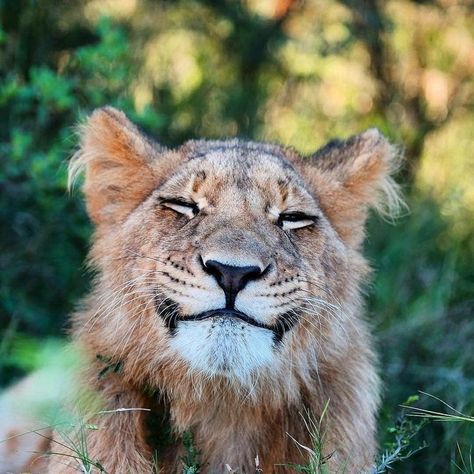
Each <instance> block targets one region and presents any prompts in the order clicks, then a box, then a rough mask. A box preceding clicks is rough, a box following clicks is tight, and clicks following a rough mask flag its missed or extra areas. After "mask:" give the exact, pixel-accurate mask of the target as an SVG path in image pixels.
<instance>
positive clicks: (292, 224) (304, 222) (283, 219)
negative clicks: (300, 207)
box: [277, 212, 318, 230]
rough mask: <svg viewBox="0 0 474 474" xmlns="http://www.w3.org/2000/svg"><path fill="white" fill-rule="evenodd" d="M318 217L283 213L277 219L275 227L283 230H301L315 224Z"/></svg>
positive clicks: (300, 213)
mask: <svg viewBox="0 0 474 474" xmlns="http://www.w3.org/2000/svg"><path fill="white" fill-rule="evenodd" d="M317 219H318V216H312V215H309V214H305V213H303V212H284V213H281V214H280V215H279V217H278V221H277V225H278V226H279V227H281V228H282V229H283V230H292V229H302V228H303V227H309V226H311V225H313V224H315V223H316V221H317Z"/></svg>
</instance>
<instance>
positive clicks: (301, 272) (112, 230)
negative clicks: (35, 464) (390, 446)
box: [49, 108, 397, 474]
mask: <svg viewBox="0 0 474 474" xmlns="http://www.w3.org/2000/svg"><path fill="white" fill-rule="evenodd" d="M394 158H395V153H394V149H393V148H392V147H391V146H390V145H389V144H388V142H387V141H386V140H385V139H384V138H383V137H382V136H381V135H380V134H379V132H378V131H376V130H369V131H367V132H365V133H363V134H361V135H358V136H355V137H352V138H350V139H348V140H346V141H343V142H333V143H331V144H329V145H327V146H326V147H325V148H323V149H322V150H320V151H318V152H317V153H315V154H314V156H312V157H301V156H300V155H298V154H297V153H296V152H295V151H293V150H291V149H287V148H284V147H280V146H276V145H268V144H261V143H249V142H243V141H238V140H227V141H191V142H188V143H185V144H184V145H183V146H181V147H179V148H177V149H174V150H168V149H165V148H163V147H161V146H159V145H157V144H156V143H154V142H152V141H150V140H148V139H147V138H145V137H144V136H143V135H142V134H141V133H140V132H139V131H138V129H137V128H136V127H135V126H134V125H132V124H131V123H130V122H129V121H128V120H127V119H126V117H125V116H124V115H123V114H122V113H121V112H119V111H117V110H115V109H112V108H103V109H100V110H97V111H95V112H94V113H93V114H92V116H91V117H90V118H89V120H88V122H87V123H86V124H85V125H84V127H83V129H82V141H81V148H80V150H79V152H78V153H77V155H76V157H75V158H74V160H73V161H72V164H71V175H72V176H71V177H72V178H74V176H75V175H76V174H77V173H79V172H81V171H83V170H84V171H85V183H84V187H83V189H84V193H85V197H86V203H87V209H88V212H89V215H90V217H91V219H92V221H93V222H94V224H95V226H96V231H95V236H94V239H93V245H92V249H91V252H90V262H91V264H92V266H93V267H94V268H95V269H96V270H97V276H96V279H95V282H94V287H93V290H92V292H91V294H90V295H89V296H88V297H87V299H86V300H85V302H84V304H83V309H82V310H81V311H79V312H78V313H77V314H76V315H75V317H74V323H73V339H74V344H75V345H77V346H78V347H80V348H81V350H82V351H83V352H84V354H85V356H86V358H87V360H88V363H87V364H86V369H85V373H84V374H83V375H82V380H83V384H84V385H85V386H86V387H88V388H89V389H92V390H93V391H95V392H97V393H99V394H100V397H101V400H102V401H103V403H104V405H105V408H106V409H107V410H115V409H120V408H142V409H143V408H145V409H149V410H151V411H142V410H140V411H138V410H130V411H123V412H118V413H113V414H108V415H98V416H97V417H95V419H94V420H93V421H94V423H95V424H96V425H97V426H98V428H99V429H97V430H90V431H88V438H87V444H88V454H89V457H90V458H91V459H93V460H98V461H100V463H101V464H102V465H103V466H104V468H105V469H106V470H107V472H109V473H128V472H130V473H148V472H152V463H153V462H152V458H153V453H154V449H155V448H156V446H154V445H153V441H151V440H150V435H151V433H152V432H155V433H156V431H157V430H158V431H159V430H160V429H161V427H160V426H161V421H162V414H163V413H167V414H168V415H169V421H170V424H171V428H172V430H173V433H174V434H175V435H176V436H175V441H174V442H172V443H171V444H169V445H168V446H167V447H166V448H165V449H163V450H162V451H161V452H160V455H159V466H160V468H161V472H163V473H173V472H181V469H182V463H181V457H182V455H183V448H182V445H181V442H180V441H179V435H180V434H181V433H183V432H185V431H190V432H192V434H193V437H194V442H195V445H196V448H197V449H198V450H199V451H200V460H201V472H203V473H221V472H224V470H225V465H226V464H228V465H229V466H231V467H232V468H233V469H235V470H237V471H238V472H241V473H250V472H254V470H255V457H256V456H257V455H258V457H259V459H260V465H261V467H262V468H263V472H264V473H266V474H269V473H272V472H288V470H287V469H286V468H285V467H281V466H280V467H277V464H283V463H294V462H304V461H305V458H306V456H307V452H306V451H305V450H302V449H300V448H299V446H298V444H297V443H296V442H295V441H294V440H296V441H297V442H298V443H301V444H302V445H305V446H310V445H311V440H310V436H309V433H308V431H307V428H306V427H305V423H304V421H303V415H304V414H305V413H311V416H313V417H314V418H315V419H316V420H318V419H319V418H320V417H321V415H322V412H323V409H324V407H325V406H326V405H327V406H328V409H327V413H326V415H325V416H324V419H323V420H322V434H323V437H324V453H323V454H324V456H326V457H327V459H328V460H327V463H328V466H329V467H330V470H331V472H337V470H338V469H342V468H344V467H345V468H346V471H345V472H347V473H356V472H360V471H362V470H367V469H369V468H370V466H371V464H372V460H373V456H374V453H375V448H376V442H375V416H376V410H377V406H378V400H379V380H378V376H377V373H376V369H375V356H374V354H373V352H372V348H371V346H372V343H371V337H370V334H369V331H368V328H367V324H366V323H365V321H364V318H363V316H362V300H361V295H360V285H361V283H362V282H363V281H364V280H365V279H366V278H367V276H368V266H367V264H366V262H365V260H364V258H363V257H362V255H361V252H360V247H361V243H362V239H363V233H364V223H365V219H366V216H367V212H368V209H369V208H370V207H380V206H381V205H382V203H383V202H387V201H388V203H389V205H392V206H393V205H396V203H397V197H396V196H397V194H396V186H395V185H394V183H393V181H392V180H391V178H390V177H389V175H390V172H391V171H392V170H393V167H394ZM166 199H184V200H185V201H186V203H189V202H191V203H196V206H198V207H199V209H197V208H195V209H194V210H193V212H195V211H197V215H196V216H195V217H192V218H189V217H186V215H183V214H182V211H183V209H182V208H181V207H180V206H181V204H179V202H178V204H177V205H176V204H173V203H172V205H174V206H175V207H176V206H178V211H179V212H176V209H173V208H172V207H171V208H170V207H169V206H168V205H167V204H166V202H165V201H164V200H166ZM186 205H187V204H186ZM290 211H291V212H305V214H306V215H311V216H316V217H315V222H314V224H312V225H309V226H307V227H303V228H298V229H295V230H284V228H282V227H281V226H279V225H277V224H278V223H279V222H280V220H281V219H282V218H281V213H283V214H284V213H288V212H290ZM184 212H188V208H187V207H186V206H185V207H184ZM189 212H191V211H189ZM279 213H280V214H279ZM279 215H280V217H279ZM280 218H281V219H280ZM298 218H299V217H298ZM298 222H299V221H298ZM282 225H283V224H282ZM288 225H292V222H290V223H289V224H288ZM298 225H299V223H298ZM218 259H220V261H222V262H224V263H225V264H226V265H231V266H238V267H240V266H249V265H253V266H257V267H259V268H260V269H261V270H262V271H263V269H265V271H264V272H263V273H262V274H261V275H260V276H259V277H258V279H256V280H255V281H252V282H250V283H248V284H247V286H245V287H244V288H243V289H241V291H240V292H239V293H238V296H237V299H236V300H235V301H236V302H235V308H236V309H237V310H239V311H242V312H243V313H246V314H248V315H250V316H251V317H252V318H253V320H255V321H257V322H258V323H259V324H262V325H265V327H263V328H262V327H257V326H253V325H252V324H247V323H246V322H245V321H240V320H239V322H238V323H236V321H237V320H236V319H235V318H233V316H232V315H230V316H228V317H227V316H225V315H224V316H223V317H221V316H219V317H215V318H210V319H209V320H208V319H206V320H202V321H192V317H193V315H196V314H198V313H202V312H205V311H209V310H215V309H217V308H220V307H223V306H225V304H227V303H226V302H227V300H226V301H224V296H223V292H222V290H221V288H220V287H219V285H218V284H216V279H215V278H214V277H213V276H212V275H210V274H208V267H207V266H206V265H207V263H206V262H209V261H211V260H218ZM252 268H253V267H252ZM173 318H178V319H173ZM179 318H181V319H179ZM173 321H174V322H176V321H178V322H177V323H176V324H177V326H176V327H174V326H173V324H172V322H173ZM285 321H286V322H288V321H290V323H292V324H293V325H292V326H291V324H290V326H291V327H290V328H287V330H286V331H285V332H283V334H280V336H281V337H280V338H278V337H277V336H276V334H277V332H276V329H275V331H274V330H273V329H272V328H277V327H280V328H281V327H284V325H285ZM206 344H209V345H210V346H211V349H209V347H208V346H207V345H206ZM208 350H209V351H210V352H207V351H208ZM104 361H105V362H104ZM104 365H106V366H107V367H105V372H104ZM110 368H112V370H110ZM99 374H100V377H99V376H98V375H99ZM156 414H158V416H155V417H153V416H154V415H156ZM157 420H158V421H157ZM57 440H58V441H59V440H60V437H59V436H58V438H57ZM55 451H59V452H62V453H63V454H70V453H68V451H67V448H64V447H61V446H56V447H55ZM78 466H79V464H78V462H77V461H76V460H74V459H71V458H67V457H62V456H59V455H58V456H52V457H51V461H50V468H49V472H51V473H66V472H67V473H69V472H76V471H77V469H78Z"/></svg>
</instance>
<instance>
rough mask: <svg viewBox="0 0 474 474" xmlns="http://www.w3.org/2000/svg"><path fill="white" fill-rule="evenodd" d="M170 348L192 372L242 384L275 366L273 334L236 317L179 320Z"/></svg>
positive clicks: (248, 382) (249, 381) (246, 383)
mask: <svg viewBox="0 0 474 474" xmlns="http://www.w3.org/2000/svg"><path fill="white" fill-rule="evenodd" d="M170 345H171V348H172V349H174V350H175V351H176V352H177V353H178V355H179V356H180V357H182V358H183V359H184V360H186V361H187V363H188V364H189V365H190V368H191V369H192V370H196V371H198V372H201V373H203V374H204V375H206V376H208V377H216V376H224V377H226V378H228V379H230V380H232V381H235V382H236V383H240V384H243V385H249V384H252V381H253V379H254V378H255V376H256V375H257V374H258V371H259V369H262V368H264V367H271V366H272V365H275V363H276V354H275V350H274V335H273V333H272V331H270V330H268V329H264V328H259V327H255V326H252V325H250V324H247V323H245V322H243V321H240V320H237V319H235V318H229V317H215V318H210V319H206V320H203V321H180V323H179V325H178V327H177V329H176V332H175V334H174V335H173V337H172V339H171V342H170Z"/></svg>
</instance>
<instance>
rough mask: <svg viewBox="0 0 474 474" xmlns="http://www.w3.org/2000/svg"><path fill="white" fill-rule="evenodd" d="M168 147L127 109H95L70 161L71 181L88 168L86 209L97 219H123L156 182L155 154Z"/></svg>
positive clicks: (86, 175)
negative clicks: (147, 132) (152, 136)
mask: <svg viewBox="0 0 474 474" xmlns="http://www.w3.org/2000/svg"><path fill="white" fill-rule="evenodd" d="M163 151H164V150H163V149H161V148H160V147H159V145H157V144H155V143H153V142H152V141H151V140H149V139H148V138H147V137H145V136H144V135H143V134H142V133H141V132H140V131H139V130H138V128H137V127H136V126H135V125H134V124H133V123H131V122H130V121H129V120H128V119H127V117H126V116H125V114H124V113H123V112H120V111H119V110H116V109H114V108H113V107H103V108H100V109H96V110H95V111H94V112H93V113H92V115H91V116H90V117H89V118H88V120H87V122H86V123H85V124H84V125H82V126H81V127H80V148H79V150H78V152H77V153H76V154H75V155H74V157H73V158H72V160H71V162H70V165H69V183H70V186H72V183H73V182H74V179H75V177H76V176H77V175H78V174H79V173H80V172H81V171H82V170H84V171H85V181H84V187H83V189H84V193H85V197H86V204H87V211H88V213H89V216H90V217H91V219H92V221H93V222H94V223H95V224H102V223H108V224H113V223H115V222H120V221H121V220H123V219H124V218H125V217H126V216H127V214H128V213H129V212H130V211H131V210H133V209H134V207H135V206H137V205H138V204H139V203H140V202H141V201H142V200H143V199H145V197H146V196H147V195H148V194H149V193H150V192H151V191H152V190H153V188H154V187H155V186H156V181H157V177H156V175H155V170H154V168H153V162H154V161H155V158H156V157H157V156H158V155H159V154H160V153H161V152H163Z"/></svg>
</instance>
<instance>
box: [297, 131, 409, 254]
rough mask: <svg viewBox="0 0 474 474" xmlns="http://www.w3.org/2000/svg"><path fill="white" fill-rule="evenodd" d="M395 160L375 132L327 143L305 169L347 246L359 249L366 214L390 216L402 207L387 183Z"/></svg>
mask: <svg viewBox="0 0 474 474" xmlns="http://www.w3.org/2000/svg"><path fill="white" fill-rule="evenodd" d="M398 156H399V153H398V152H397V149H396V148H395V147H394V146H392V145H390V143H389V142H388V141H387V140H386V138H385V137H384V136H383V135H382V134H381V133H380V132H379V131H378V130H377V129H370V130H367V131H366V132H364V133H361V134H360V135H355V136H352V137H350V138H348V139H347V140H345V141H339V140H335V141H332V142H329V143H328V144H327V145H326V146H324V147H323V148H321V149H320V150H318V151H317V152H316V153H315V154H314V155H313V156H312V157H311V159H310V162H309V163H308V164H307V166H306V170H305V171H306V173H305V174H306V175H307V177H308V178H309V181H310V182H311V184H312V186H313V189H314V192H315V193H316V195H317V196H318V198H319V200H320V205H321V207H322V209H323V212H324V213H325V214H326V216H327V217H328V218H329V220H330V221H331V223H332V225H333V226H334V227H335V229H336V231H337V232H338V233H339V235H340V236H341V238H342V239H343V240H344V241H346V242H347V243H348V244H349V245H350V246H352V247H354V248H357V247H359V246H360V245H361V243H362V240H363V237H364V225H365V221H366V218H367V213H368V210H369V208H375V209H376V210H378V211H379V212H381V213H382V214H385V215H389V216H393V215H395V214H396V213H398V211H399V210H400V207H401V206H402V205H403V202H402V200H401V198H400V195H399V189H398V185H397V184H396V183H395V182H394V180H393V179H392V177H391V174H393V173H394V172H395V171H396V169H397V168H398Z"/></svg>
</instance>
